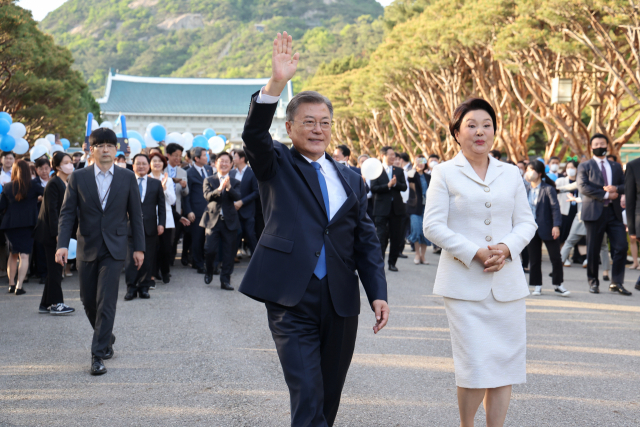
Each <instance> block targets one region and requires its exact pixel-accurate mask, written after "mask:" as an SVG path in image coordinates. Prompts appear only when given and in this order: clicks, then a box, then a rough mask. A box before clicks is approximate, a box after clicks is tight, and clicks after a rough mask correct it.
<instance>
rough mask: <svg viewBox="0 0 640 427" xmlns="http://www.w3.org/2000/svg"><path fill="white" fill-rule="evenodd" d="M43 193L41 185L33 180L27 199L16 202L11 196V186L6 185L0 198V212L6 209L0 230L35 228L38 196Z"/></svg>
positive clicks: (12, 195) (10, 184) (9, 184)
mask: <svg viewBox="0 0 640 427" xmlns="http://www.w3.org/2000/svg"><path fill="white" fill-rule="evenodd" d="M36 179H37V178H36ZM43 193H44V189H43V188H42V185H40V182H36V180H35V179H34V180H32V181H31V184H30V185H29V191H28V192H27V197H25V198H24V199H22V200H20V201H19V202H18V201H16V198H15V196H14V194H13V184H12V183H11V182H8V183H6V184H5V185H4V187H3V189H2V196H0V212H2V211H4V210H5V209H6V212H5V214H4V217H3V218H2V224H1V225H0V230H7V229H10V228H22V227H35V225H36V223H37V222H38V196H42V194H43Z"/></svg>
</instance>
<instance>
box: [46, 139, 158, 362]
mask: <svg viewBox="0 0 640 427" xmlns="http://www.w3.org/2000/svg"><path fill="white" fill-rule="evenodd" d="M89 144H90V145H91V153H92V155H93V158H94V159H95V164H94V165H92V166H87V167H85V168H83V169H77V170H76V171H75V172H74V173H72V174H71V176H70V177H69V181H68V184H67V191H66V193H65V196H64V202H63V204H62V211H61V212H60V219H59V225H58V250H57V251H56V262H57V263H59V264H62V265H63V266H64V264H65V263H66V262H67V256H68V248H69V240H70V239H71V234H72V233H73V231H74V230H73V228H74V227H73V225H74V222H75V220H76V218H78V223H79V226H78V247H77V266H78V273H79V278H80V299H81V300H82V304H83V305H84V310H85V312H86V314H87V317H88V318H89V322H91V326H92V327H93V330H94V333H93V343H92V344H91V354H92V361H91V374H92V375H101V374H104V373H106V372H107V369H106V368H105V366H104V362H103V359H110V358H111V357H113V343H114V342H115V336H114V335H113V334H112V331H113V321H114V319H115V315H116V302H117V299H118V284H119V281H120V272H121V271H122V266H123V264H124V260H125V256H126V254H127V234H128V233H127V223H130V224H131V234H132V236H133V248H134V253H133V259H134V262H135V264H136V267H138V268H140V267H141V266H142V264H143V262H144V251H145V246H144V228H143V225H142V209H141V206H140V193H139V191H138V185H137V184H136V178H135V175H134V174H133V172H131V171H129V170H127V169H124V168H118V167H115V165H114V163H113V162H114V160H115V157H116V146H117V144H118V138H117V137H116V134H115V133H114V132H113V131H112V130H110V129H105V128H99V129H96V130H94V131H93V132H91V135H90V136H89Z"/></svg>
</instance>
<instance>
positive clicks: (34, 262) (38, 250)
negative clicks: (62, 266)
mask: <svg viewBox="0 0 640 427" xmlns="http://www.w3.org/2000/svg"><path fill="white" fill-rule="evenodd" d="M30 261H31V262H30V265H29V267H30V269H31V271H30V273H31V276H38V277H40V278H41V279H44V278H46V277H47V257H46V255H45V253H44V246H42V244H40V242H36V241H34V242H33V250H32V251H31V260H30ZM61 276H62V274H61Z"/></svg>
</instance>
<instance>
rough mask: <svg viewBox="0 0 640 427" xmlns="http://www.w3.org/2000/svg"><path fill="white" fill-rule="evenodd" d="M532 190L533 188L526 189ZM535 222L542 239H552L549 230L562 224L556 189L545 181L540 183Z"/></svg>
mask: <svg viewBox="0 0 640 427" xmlns="http://www.w3.org/2000/svg"><path fill="white" fill-rule="evenodd" d="M529 191H533V189H530V190H528V192H529ZM536 224H538V236H540V238H541V239H542V240H553V236H552V235H551V230H552V229H553V227H561V226H562V213H561V212H560V204H559V203H558V194H557V193H556V189H555V188H553V187H552V186H550V185H549V184H547V183H545V182H541V183H540V191H539V192H538V203H537V204H536Z"/></svg>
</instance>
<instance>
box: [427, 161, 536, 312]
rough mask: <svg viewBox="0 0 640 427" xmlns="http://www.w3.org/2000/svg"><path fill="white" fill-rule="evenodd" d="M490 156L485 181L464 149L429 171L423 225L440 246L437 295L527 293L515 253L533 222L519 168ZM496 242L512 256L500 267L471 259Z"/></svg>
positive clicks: (512, 296)
mask: <svg viewBox="0 0 640 427" xmlns="http://www.w3.org/2000/svg"><path fill="white" fill-rule="evenodd" d="M488 157H489V168H488V170H487V175H486V177H485V180H484V181H483V180H481V179H480V177H478V175H477V174H476V172H475V171H474V170H473V168H472V167H471V164H470V163H469V161H468V160H467V158H466V157H464V155H463V154H462V152H460V153H458V155H457V156H456V157H454V158H453V159H452V160H450V161H448V162H445V163H441V164H439V165H437V166H436V167H435V168H434V169H433V172H432V173H431V183H430V184H429V189H428V190H427V202H426V205H425V210H424V221H423V228H424V235H425V237H426V238H427V239H429V240H431V241H432V242H433V243H435V244H436V245H438V246H440V247H441V248H442V255H441V257H440V263H439V265H438V272H437V274H436V282H435V287H434V289H433V293H434V294H436V295H442V296H444V297H448V298H454V299H460V300H467V301H482V300H484V299H485V298H486V297H488V296H489V293H490V292H491V291H493V296H494V298H495V299H496V300H498V301H502V302H507V301H515V300H518V299H520V298H524V297H525V296H527V295H529V289H528V286H527V280H526V279H525V276H524V271H523V269H522V265H521V263H520V262H519V257H518V255H520V252H522V249H524V247H525V246H527V245H528V244H529V241H530V240H531V239H532V238H533V236H534V234H535V232H536V229H537V225H536V223H535V221H534V219H533V214H532V213H531V208H530V207H529V201H528V199H527V192H526V190H525V188H524V183H523V182H522V177H521V176H520V172H519V170H518V168H517V167H516V166H512V165H509V164H507V163H502V162H500V161H498V160H496V159H494V158H492V157H491V156H488ZM498 243H504V244H505V245H507V247H508V248H509V250H510V251H511V259H509V260H507V262H506V264H505V266H504V267H503V268H502V270H500V271H498V272H496V273H485V272H484V271H483V270H484V267H483V265H482V264H481V263H479V262H478V261H473V257H474V256H475V254H476V252H477V251H478V249H480V248H481V247H487V246H488V245H497V244H498ZM512 260H515V262H513V261H512Z"/></svg>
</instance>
